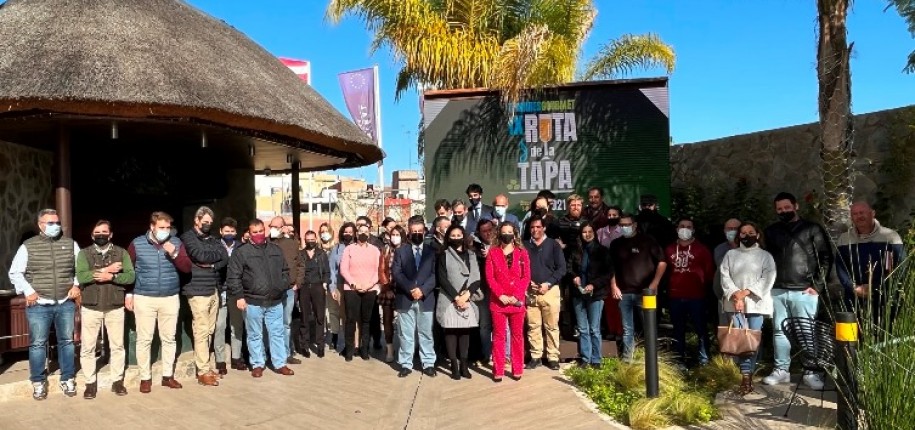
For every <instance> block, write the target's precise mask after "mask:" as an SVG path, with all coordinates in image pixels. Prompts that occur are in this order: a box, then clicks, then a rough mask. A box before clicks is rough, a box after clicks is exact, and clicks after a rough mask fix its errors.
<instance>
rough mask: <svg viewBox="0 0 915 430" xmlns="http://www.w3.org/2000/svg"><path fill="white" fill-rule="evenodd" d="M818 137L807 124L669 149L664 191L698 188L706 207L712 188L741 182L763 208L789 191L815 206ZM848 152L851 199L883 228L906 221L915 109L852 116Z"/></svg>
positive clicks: (914, 191) (912, 190)
mask: <svg viewBox="0 0 915 430" xmlns="http://www.w3.org/2000/svg"><path fill="white" fill-rule="evenodd" d="M818 133H819V125H818V124H816V123H814V124H805V125H799V126H794V127H787V128H781V129H775V130H768V131H762V132H757V133H751V134H745V135H739V136H732V137H727V138H723V139H716V140H710V141H705V142H697V143H692V144H685V145H676V146H674V147H672V148H671V154H670V159H671V169H672V172H671V186H672V188H673V189H674V190H681V191H682V190H684V189H687V188H691V189H693V190H700V192H699V193H697V194H699V195H700V197H699V199H700V200H701V199H705V200H706V201H705V203H706V204H708V203H710V202H709V201H708V199H709V198H710V196H711V195H713V194H714V192H715V190H716V188H726V187H728V185H729V184H733V183H735V182H736V181H738V180H743V181H745V183H746V187H745V188H744V189H745V190H751V191H752V192H753V193H756V194H757V195H758V196H760V200H762V201H763V202H764V204H766V205H768V204H769V202H771V198H772V197H774V196H775V194H776V193H778V192H779V191H788V192H791V193H793V194H795V195H796V196H798V198H799V199H802V200H803V201H802V203H801V205H802V206H804V205H805V204H806V205H807V206H808V208H807V210H811V207H813V209H815V207H816V206H817V205H818V203H819V199H820V198H821V196H822V179H821V175H820V171H819V166H820V163H821V162H820V153H819V144H818ZM853 149H854V154H855V162H854V166H853V172H854V198H855V199H864V200H868V201H870V202H872V203H874V204H875V206H876V207H877V209H878V214H877V217H878V219H880V220H881V221H883V222H884V223H885V224H889V225H892V226H895V227H899V226H901V225H903V224H905V223H907V222H908V221H909V220H910V219H911V215H910V213H911V212H912V210H913V208H915V180H913V178H915V106H909V107H905V108H899V109H892V110H885V111H878V112H873V113H869V114H862V115H858V116H856V118H855V138H854V148H853ZM700 203H701V202H700ZM769 207H771V206H769ZM802 210H803V209H802ZM770 215H771V213H770V214H764V215H763V217H768V216H770ZM758 220H759V221H767V220H768V218H765V219H758Z"/></svg>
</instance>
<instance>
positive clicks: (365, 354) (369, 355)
mask: <svg viewBox="0 0 915 430" xmlns="http://www.w3.org/2000/svg"><path fill="white" fill-rule="evenodd" d="M359 356H360V357H362V359H363V360H365V361H369V360H371V359H372V355H371V354H369V352H368V351H365V352H363V353H362V354H359Z"/></svg>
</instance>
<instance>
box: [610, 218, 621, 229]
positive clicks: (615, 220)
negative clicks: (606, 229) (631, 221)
mask: <svg viewBox="0 0 915 430" xmlns="http://www.w3.org/2000/svg"><path fill="white" fill-rule="evenodd" d="M619 223H620V219H619V218H607V225H609V226H610V227H616V226H617V225H619Z"/></svg>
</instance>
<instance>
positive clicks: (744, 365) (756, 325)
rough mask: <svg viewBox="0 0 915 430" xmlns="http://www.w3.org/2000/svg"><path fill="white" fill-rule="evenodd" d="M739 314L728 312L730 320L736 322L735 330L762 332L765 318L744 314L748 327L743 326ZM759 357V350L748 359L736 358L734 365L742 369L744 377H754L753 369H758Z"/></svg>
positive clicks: (758, 315)
mask: <svg viewBox="0 0 915 430" xmlns="http://www.w3.org/2000/svg"><path fill="white" fill-rule="evenodd" d="M738 315H739V314H737V313H734V312H728V319H729V320H733V321H734V327H735V328H749V329H750V330H761V329H762V325H763V316H762V315H761V314H744V315H745V316H746V317H747V326H746V327H744V325H743V321H744V320H743V318H740V317H738ZM758 357H759V350H756V353H755V354H753V355H749V356H746V357H734V363H736V364H737V367H740V373H741V374H744V375H752V374H753V369H755V368H756V359H757V358H758Z"/></svg>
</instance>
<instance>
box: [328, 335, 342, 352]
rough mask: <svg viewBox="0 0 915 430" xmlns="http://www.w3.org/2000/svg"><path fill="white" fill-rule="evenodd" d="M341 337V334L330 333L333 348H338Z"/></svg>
mask: <svg viewBox="0 0 915 430" xmlns="http://www.w3.org/2000/svg"><path fill="white" fill-rule="evenodd" d="M339 338H340V335H337V334H332V335H330V345H331V348H333V349H337V340H339Z"/></svg>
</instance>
